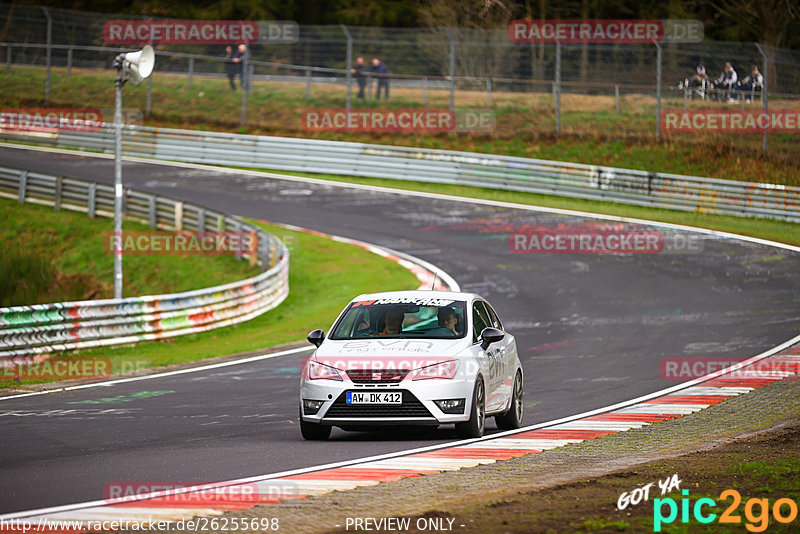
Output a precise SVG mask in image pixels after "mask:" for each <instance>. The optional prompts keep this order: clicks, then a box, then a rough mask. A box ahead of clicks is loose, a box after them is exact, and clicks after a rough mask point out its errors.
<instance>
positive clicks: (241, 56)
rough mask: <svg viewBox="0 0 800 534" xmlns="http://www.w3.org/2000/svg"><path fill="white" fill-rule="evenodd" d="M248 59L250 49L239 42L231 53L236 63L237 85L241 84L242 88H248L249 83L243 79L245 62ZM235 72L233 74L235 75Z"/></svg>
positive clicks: (244, 76)
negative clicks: (234, 51)
mask: <svg viewBox="0 0 800 534" xmlns="http://www.w3.org/2000/svg"><path fill="white" fill-rule="evenodd" d="M249 61H250V51H249V50H247V45H246V44H240V45H239V46H238V47H237V48H236V53H235V54H234V55H233V62H234V63H235V64H236V67H237V68H236V73H238V74H239V85H241V86H242V89H243V90H244V89H250V84H249V83H248V82H249V80H248V82H246V81H245V78H246V77H247V74H248V73H246V72H245V71H244V69H245V64H246V63H248V62H249ZM235 75H236V74H234V77H235Z"/></svg>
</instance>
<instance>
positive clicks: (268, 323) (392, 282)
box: [0, 221, 419, 387]
mask: <svg viewBox="0 0 800 534" xmlns="http://www.w3.org/2000/svg"><path fill="white" fill-rule="evenodd" d="M252 222H253V223H255V224H258V225H259V226H261V227H263V228H264V229H265V230H267V231H268V232H270V233H272V234H273V235H276V236H278V237H279V238H281V239H283V240H284V241H285V242H286V243H287V244H288V247H289V250H290V254H291V269H290V270H289V288H290V293H289V296H288V297H287V299H286V300H285V301H284V302H283V303H282V304H281V305H280V306H279V307H277V308H276V309H274V310H271V311H270V312H268V313H266V314H264V315H261V316H259V317H256V318H255V319H252V320H250V321H247V322H246V323H242V324H239V325H235V326H230V327H226V328H222V329H219V330H212V331H210V332H203V333H199V334H192V335H187V336H181V337H178V338H174V339H170V340H164V341H157V342H150V343H140V344H137V345H135V346H125V347H109V348H99V349H92V350H86V351H81V352H80V353H78V355H79V356H80V357H85V358H93V357H97V358H100V357H102V358H106V357H107V358H110V360H111V364H112V369H113V371H114V372H120V371H122V372H124V371H126V370H131V369H136V370H140V369H148V368H153V367H162V366H166V365H173V364H179V363H184V362H189V361H194V360H201V359H205V358H211V357H215V356H225V355H229V354H238V353H243V352H248V351H253V350H259V349H264V348H267V347H273V346H276V345H280V344H284V343H289V342H295V341H301V340H303V339H305V336H306V334H308V332H309V331H310V330H312V329H314V328H325V329H327V328H328V327H329V326H330V324H331V323H332V322H333V320H334V319H335V318H336V315H338V313H339V312H340V311H341V310H342V308H343V307H344V305H345V304H347V302H348V301H349V300H350V299H352V298H353V297H354V296H355V295H357V294H359V293H366V292H370V291H390V290H394V289H415V288H416V287H417V286H418V285H419V284H418V281H417V279H416V277H414V275H412V274H411V273H410V272H409V271H407V270H406V269H404V268H403V267H401V266H399V265H398V264H396V263H394V262H391V261H389V260H386V259H384V258H381V257H380V256H376V255H375V254H372V253H370V252H368V251H366V250H364V249H362V248H360V247H356V246H353V245H346V244H342V243H337V242H335V241H331V240H330V239H326V238H323V237H319V236H315V235H310V234H306V233H302V232H293V231H289V230H285V229H283V228H281V227H278V226H274V225H270V224H266V223H263V222H259V221H252ZM353 273H358V275H354V274H353ZM22 383H23V384H25V383H34V382H32V381H31V382H27V381H23V382H22ZM15 385H20V384H19V383H15V382H13V381H8V380H6V381H0V387H9V386H15Z"/></svg>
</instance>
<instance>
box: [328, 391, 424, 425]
mask: <svg viewBox="0 0 800 534" xmlns="http://www.w3.org/2000/svg"><path fill="white" fill-rule="evenodd" d="M401 393H402V394H403V403H402V404H347V392H346V391H343V392H342V394H341V395H339V398H337V399H336V401H334V403H333V404H332V405H331V407H330V408H329V409H328V412H327V413H326V414H325V417H364V418H367V417H433V415H431V412H429V411H428V409H427V408H425V405H424V404H422V403H421V402H420V401H419V399H417V398H416V397H415V396H414V395H413V394H412V393H411V392H409V391H405V390H401ZM323 419H324V418H323Z"/></svg>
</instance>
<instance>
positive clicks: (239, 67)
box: [223, 44, 249, 91]
mask: <svg viewBox="0 0 800 534" xmlns="http://www.w3.org/2000/svg"><path fill="white" fill-rule="evenodd" d="M248 53H249V52H248V50H247V45H246V44H240V45H239V46H237V47H236V51H235V52H234V51H233V47H232V46H230V45H229V46H226V47H225V55H224V56H223V57H224V59H225V74H226V75H227V76H228V82H230V84H231V89H232V90H234V91H235V90H236V76H239V83H240V84H241V85H242V86H243V87H244V77H245V73H244V64H245V63H246V60H247V59H248Z"/></svg>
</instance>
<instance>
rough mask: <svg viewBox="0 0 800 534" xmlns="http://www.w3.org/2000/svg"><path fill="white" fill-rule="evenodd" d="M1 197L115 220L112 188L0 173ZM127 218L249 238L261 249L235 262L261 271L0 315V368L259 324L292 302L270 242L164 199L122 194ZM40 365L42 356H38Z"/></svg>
mask: <svg viewBox="0 0 800 534" xmlns="http://www.w3.org/2000/svg"><path fill="white" fill-rule="evenodd" d="M0 196H2V197H7V198H13V199H17V200H19V201H20V202H32V203H36V204H44V205H50V206H54V207H56V208H57V209H69V210H74V211H80V212H84V213H87V214H88V215H89V216H90V217H94V216H96V215H101V216H113V213H114V189H113V187H112V186H109V185H103V184H97V183H93V182H87V181H83V180H78V179H74V178H64V177H60V176H51V175H47V174H40V173H34V172H29V171H26V170H19V169H9V168H4V167H0ZM125 213H126V215H127V217H128V218H133V219H138V220H141V221H144V222H146V223H148V224H149V225H150V227H151V228H159V229H173V230H196V231H205V232H211V231H237V232H252V233H253V234H255V235H256V236H257V238H258V247H257V249H256V250H255V251H253V253H252V254H248V253H247V252H245V253H243V254H242V255H241V256H240V257H241V258H242V259H245V260H248V261H250V263H251V264H253V265H255V264H259V265H260V266H261V269H262V270H263V272H262V273H261V274H259V275H257V276H254V277H252V278H248V279H246V280H241V281H239V282H233V283H230V284H225V285H221V286H216V287H210V288H206V289H198V290H195V291H187V292H185V293H174V294H168V295H152V296H143V297H133V298H124V299H107V300H90V301H80V302H61V303H55V304H36V305H32V306H15V307H12V308H0V364H4V365H9V364H12V363H14V362H15V361H17V360H18V359H24V360H29V359H30V358H31V357H32V356H34V357H35V356H36V355H44V354H46V353H50V352H54V351H63V350H70V349H79V348H90V347H99V346H106V345H116V344H123V343H133V342H136V341H143V340H153V339H160V338H167V337H173V336H179V335H183V334H191V333H196V332H202V331H205V330H211V329H213V328H219V327H222V326H228V325H232V324H236V323H240V322H243V321H247V320H249V319H252V318H253V317H256V316H258V315H260V314H262V313H264V312H266V311H268V310H270V309H272V308H274V307H275V306H277V305H278V304H280V303H281V302H282V301H283V300H284V299H285V298H286V296H287V295H288V294H289V252H288V250H287V249H286V246H285V245H284V244H283V243H282V242H281V241H280V240H279V239H278V238H276V237H275V236H272V235H270V234H269V233H267V232H265V231H263V230H261V229H260V228H257V227H255V226H252V225H250V224H248V223H245V222H243V221H239V220H236V219H234V218H233V217H230V216H228V215H225V214H222V213H218V212H216V211H212V210H208V209H206V208H203V207H200V206H195V205H192V204H187V203H185V202H181V201H177V200H172V199H169V198H165V197H161V196H156V195H149V194H145V193H140V192H137V191H131V190H128V191H126V192H125ZM43 357H44V356H43Z"/></svg>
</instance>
